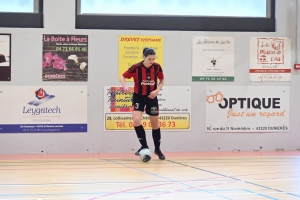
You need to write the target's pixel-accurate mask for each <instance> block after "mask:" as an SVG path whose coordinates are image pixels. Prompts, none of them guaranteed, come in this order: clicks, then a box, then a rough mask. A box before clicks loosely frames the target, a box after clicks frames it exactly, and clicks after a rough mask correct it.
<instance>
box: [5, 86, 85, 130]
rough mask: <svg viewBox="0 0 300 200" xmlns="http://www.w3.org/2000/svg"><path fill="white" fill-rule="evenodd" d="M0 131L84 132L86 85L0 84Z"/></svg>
mask: <svg viewBox="0 0 300 200" xmlns="http://www.w3.org/2000/svg"><path fill="white" fill-rule="evenodd" d="M0 105H1V106H0V113H1V115H0V133H28V132H29V133H33V132H41V133H42V132H87V87H86V86H1V87H0Z"/></svg>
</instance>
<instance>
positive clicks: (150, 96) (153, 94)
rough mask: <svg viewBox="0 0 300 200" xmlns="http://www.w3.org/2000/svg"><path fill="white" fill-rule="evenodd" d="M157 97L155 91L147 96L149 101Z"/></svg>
mask: <svg viewBox="0 0 300 200" xmlns="http://www.w3.org/2000/svg"><path fill="white" fill-rule="evenodd" d="M157 95H158V91H157V90H153V91H152V92H150V94H149V96H148V97H149V98H150V99H154V98H155V97H156V96H157Z"/></svg>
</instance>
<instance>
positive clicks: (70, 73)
mask: <svg viewBox="0 0 300 200" xmlns="http://www.w3.org/2000/svg"><path fill="white" fill-rule="evenodd" d="M42 67H43V74H42V76H43V81H88V36H87V35H49V34H44V35H43V61H42Z"/></svg>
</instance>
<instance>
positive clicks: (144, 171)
mask: <svg viewBox="0 0 300 200" xmlns="http://www.w3.org/2000/svg"><path fill="white" fill-rule="evenodd" d="M106 160H107V161H109V162H113V163H115V164H118V165H122V166H125V167H127V168H130V169H134V170H137V171H140V172H143V173H146V174H150V175H152V176H156V177H159V178H162V179H165V180H168V181H171V182H173V183H179V184H181V185H184V186H188V187H192V188H195V189H197V190H200V191H202V192H206V193H209V194H212V195H216V196H219V197H221V198H224V199H228V200H232V199H230V198H228V197H225V196H222V195H218V194H215V193H213V192H209V191H207V190H203V189H201V188H198V187H194V186H191V185H188V184H185V183H182V182H177V181H174V180H172V179H169V178H167V177H163V176H160V175H157V174H153V173H151V172H147V171H144V170H141V169H139V168H135V167H131V166H129V165H126V164H122V163H119V162H117V161H114V160H110V159H106ZM112 194H113V193H112Z"/></svg>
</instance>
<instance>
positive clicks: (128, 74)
mask: <svg viewBox="0 0 300 200" xmlns="http://www.w3.org/2000/svg"><path fill="white" fill-rule="evenodd" d="M135 71H136V70H135V67H134V66H132V67H130V68H129V69H128V70H127V71H126V72H124V73H123V77H124V78H132V77H134V75H135Z"/></svg>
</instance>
